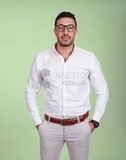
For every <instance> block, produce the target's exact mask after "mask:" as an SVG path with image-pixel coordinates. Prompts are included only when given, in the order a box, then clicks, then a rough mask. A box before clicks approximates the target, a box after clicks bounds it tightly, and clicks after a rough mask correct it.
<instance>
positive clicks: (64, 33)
mask: <svg viewBox="0 0 126 160" xmlns="http://www.w3.org/2000/svg"><path fill="white" fill-rule="evenodd" d="M54 33H55V35H56V37H57V42H58V43H59V45H60V46H62V47H68V46H70V45H72V44H73V42H74V38H75V35H76V33H77V29H76V25H75V21H74V20H73V19H72V18H69V17H65V18H60V19H58V20H57V24H56V28H55V29H54Z"/></svg>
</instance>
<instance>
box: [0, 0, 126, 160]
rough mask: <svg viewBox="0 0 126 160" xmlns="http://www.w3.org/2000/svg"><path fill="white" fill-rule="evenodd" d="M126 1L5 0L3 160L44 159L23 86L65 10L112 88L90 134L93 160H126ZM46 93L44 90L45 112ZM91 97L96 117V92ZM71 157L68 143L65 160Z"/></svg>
mask: <svg viewBox="0 0 126 160" xmlns="http://www.w3.org/2000/svg"><path fill="white" fill-rule="evenodd" d="M125 2H126V1H125V0H0V160H39V136H38V133H37V130H36V129H35V127H34V125H33V123H32V121H31V119H30V116H29V114H28V111H27V108H26V105H25V100H24V89H25V83H26V80H27V78H28V74H29V71H30V68H31V65H32V62H33V59H34V57H35V55H36V54H37V53H38V52H40V51H43V50H45V49H47V48H49V47H51V46H53V44H54V43H55V41H56V39H55V36H54V34H53V24H54V19H55V17H56V16H57V14H58V13H59V12H61V11H64V10H65V11H71V12H73V13H74V14H75V15H76V18H77V21H78V30H79V31H78V34H77V37H76V41H75V43H76V45H77V46H78V47H81V48H84V49H86V50H89V51H92V52H94V53H95V54H96V56H97V58H98V59H99V61H100V63H101V66H102V68H103V72H104V74H105V77H106V79H107V82H108V86H109V90H110V99H109V103H108V105H107V109H106V112H105V114H104V116H103V118H102V120H101V124H100V127H99V129H97V130H96V131H95V132H94V133H93V134H92V137H91V146H90V157H89V160H125V158H126V152H125V150H126V116H125V115H126V100H125V90H126V84H125V82H126V73H125V69H126V55H125V54H126V47H125V45H126V29H125V27H126V20H125V18H126V17H125V15H126V8H125V6H126V3H125ZM41 97H42V91H41V93H40V95H39V104H40V105H39V106H40V111H41V112H42V111H43V109H42V107H41V106H42V98H41ZM91 101H92V111H91V115H92V113H93V109H94V108H93V106H94V103H95V95H94V92H93V91H92V93H91ZM42 117H43V114H42ZM68 159H69V158H68V152H67V149H66V146H64V148H63V150H62V152H61V156H60V160H68Z"/></svg>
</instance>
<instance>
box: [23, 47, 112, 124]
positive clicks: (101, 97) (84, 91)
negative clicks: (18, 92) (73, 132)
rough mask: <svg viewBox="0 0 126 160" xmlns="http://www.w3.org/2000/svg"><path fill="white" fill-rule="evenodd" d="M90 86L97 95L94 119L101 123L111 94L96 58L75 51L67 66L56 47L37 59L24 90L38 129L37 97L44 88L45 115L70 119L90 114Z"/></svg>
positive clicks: (92, 55)
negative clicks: (88, 112)
mask: <svg viewBox="0 0 126 160" xmlns="http://www.w3.org/2000/svg"><path fill="white" fill-rule="evenodd" d="M90 82H91V84H92V86H93V88H94V90H95V93H96V104H95V110H94V114H93V117H92V119H94V120H96V121H98V122H99V121H100V119H101V117H102V115H103V113H104V111H105V108H106V104H107V101H108V97H109V92H108V88H107V83H106V81H105V78H104V75H103V73H102V71H101V67H100V64H99V61H98V60H97V58H96V56H95V55H94V54H93V53H91V52H89V51H86V50H83V49H81V48H78V47H74V50H73V52H72V54H71V55H70V56H69V57H68V59H67V60H66V62H65V61H64V58H63V57H62V56H61V55H60V54H59V53H57V51H56V49H55V47H53V48H51V49H48V50H46V51H44V52H41V53H39V54H37V55H36V57H35V60H34V63H33V66H32V69H31V72H30V75H29V78H28V81H27V84H26V90H25V98H26V103H27V106H28V109H29V112H30V114H31V116H32V119H33V122H34V124H35V125H38V124H40V123H42V119H41V115H40V113H39V109H38V104H37V95H38V93H39V91H40V89H41V86H43V87H44V113H45V114H47V115H49V116H51V117H56V118H62V119H64V118H68V117H69V118H70V117H76V116H79V115H82V114H84V113H86V112H87V111H89V110H90V108H91V105H90V99H89V94H90Z"/></svg>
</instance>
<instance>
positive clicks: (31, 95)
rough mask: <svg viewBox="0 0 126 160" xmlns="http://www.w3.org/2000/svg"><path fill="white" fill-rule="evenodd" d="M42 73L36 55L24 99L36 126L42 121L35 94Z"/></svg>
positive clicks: (39, 85) (39, 87)
mask: <svg viewBox="0 0 126 160" xmlns="http://www.w3.org/2000/svg"><path fill="white" fill-rule="evenodd" d="M41 83H42V75H41V73H40V71H39V66H38V60H37V56H36V58H35V60H34V63H33V65H32V69H31V72H30V75H29V78H28V81H27V84H26V90H25V99H26V104H27V107H28V110H29V112H30V115H31V117H32V120H33V122H34V125H35V126H36V127H37V128H38V126H39V125H40V124H41V123H42V120H41V117H40V114H39V110H38V101H37V96H38V93H39V90H40V89H41Z"/></svg>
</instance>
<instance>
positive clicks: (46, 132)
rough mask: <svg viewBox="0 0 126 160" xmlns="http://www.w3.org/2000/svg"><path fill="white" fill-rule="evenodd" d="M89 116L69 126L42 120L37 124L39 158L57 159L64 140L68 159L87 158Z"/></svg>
mask: <svg viewBox="0 0 126 160" xmlns="http://www.w3.org/2000/svg"><path fill="white" fill-rule="evenodd" d="M88 121H89V118H87V119H85V121H84V122H80V123H77V124H74V125H70V126H62V125H60V124H56V123H52V122H48V121H46V120H44V122H43V123H42V124H41V125H40V126H39V128H38V131H39V135H40V154H41V160H59V156H60V151H61V149H62V147H63V144H64V143H65V142H66V145H67V147H68V151H69V156H70V160H88V151H89V142H90V134H91V129H90V127H89V125H88Z"/></svg>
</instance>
